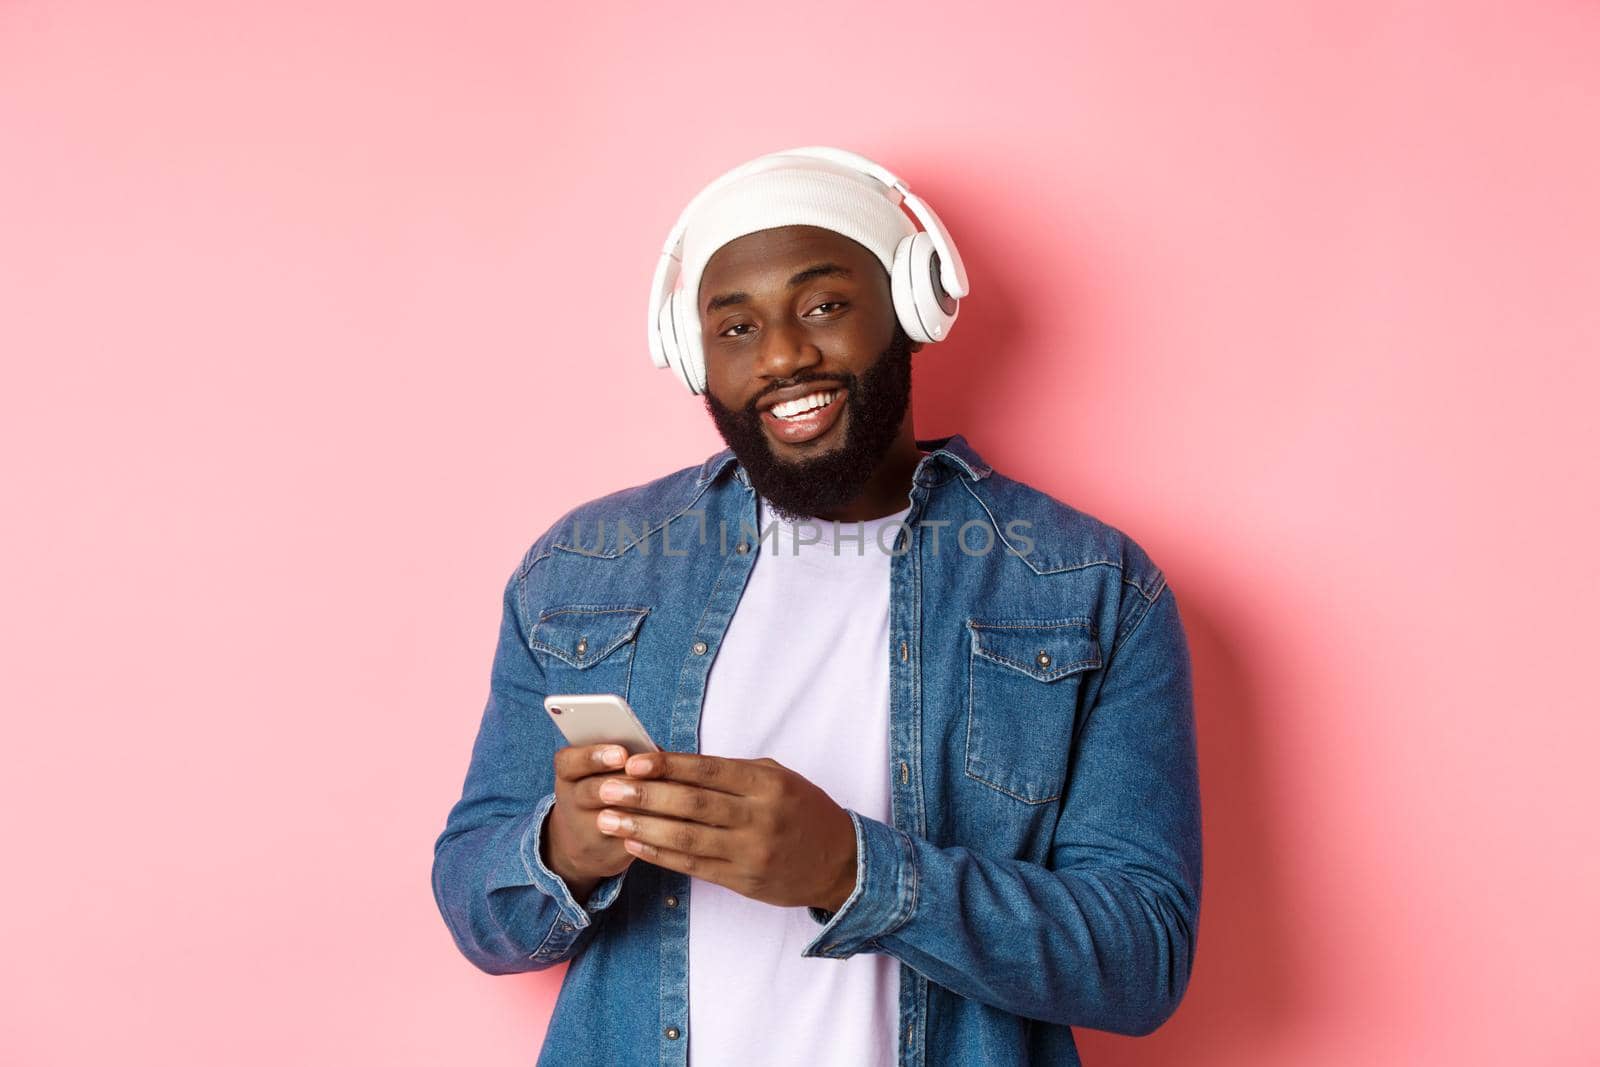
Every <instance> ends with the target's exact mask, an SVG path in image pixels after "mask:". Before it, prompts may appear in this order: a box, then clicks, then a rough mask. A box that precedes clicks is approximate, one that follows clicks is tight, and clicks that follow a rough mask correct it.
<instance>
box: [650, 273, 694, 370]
mask: <svg viewBox="0 0 1600 1067" xmlns="http://www.w3.org/2000/svg"><path fill="white" fill-rule="evenodd" d="M675 303H676V300H675V297H674V294H671V293H669V294H667V298H666V299H665V300H663V301H662V302H661V310H660V311H658V312H657V313H656V336H657V337H658V338H659V339H660V343H661V354H662V355H663V356H665V357H666V360H667V366H669V367H671V368H672V373H673V374H675V375H676V376H677V378H678V380H679V381H680V382H683V383H684V384H685V385H688V384H689V383H688V381H687V380H685V378H684V376H683V353H682V352H680V351H679V350H678V329H677V326H676V324H675V323H674V322H673V307H674V305H675Z"/></svg>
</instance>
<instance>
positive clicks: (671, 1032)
mask: <svg viewBox="0 0 1600 1067" xmlns="http://www.w3.org/2000/svg"><path fill="white" fill-rule="evenodd" d="M667 1037H668V1038H670V1039H671V1040H673V1041H676V1040H678V1028H677V1027H676V1026H669V1027H667Z"/></svg>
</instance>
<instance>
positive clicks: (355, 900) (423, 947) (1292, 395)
mask: <svg viewBox="0 0 1600 1067" xmlns="http://www.w3.org/2000/svg"><path fill="white" fill-rule="evenodd" d="M222 6H223V5H216V4H209V3H202V2H198V0H196V2H191V3H177V2H155V3H150V4H113V3H76V4H70V3H46V2H28V0H11V2H7V3H0V351H3V352H4V357H5V359H4V387H3V389H0V404H3V409H0V446H3V448H0V455H3V457H4V464H5V472H4V492H5V502H6V512H7V514H6V521H5V524H4V537H5V545H4V553H3V555H0V560H3V562H0V567H3V568H4V572H3V574H0V582H3V588H4V596H3V603H4V609H3V623H0V625H3V632H0V647H3V654H4V669H3V672H0V675H3V681H0V684H3V686H4V693H3V694H0V700H3V704H4V708H5V718H4V722H5V742H4V750H5V752H6V762H5V768H4V774H3V775H0V790H3V801H4V803H3V805H0V810H3V811H4V816H3V817H4V820H5V823H4V840H5V844H6V849H7V853H8V856H7V863H6V875H5V878H4V880H3V888H0V894H3V900H0V903H3V907H0V943H3V944H4V945H5V946H6V952H5V953H4V955H3V962H0V983H3V988H0V1002H3V1003H4V1005H5V1007H4V1009H3V1011H0V1027H3V1029H0V1060H3V1061H4V1062H6V1063H16V1064H90V1063H98V1062H115V1063H124V1064H135V1063H137V1064H145V1063H150V1064H156V1063H162V1064H167V1063H185V1064H202V1063H205V1064H210V1063H230V1064H245V1065H257V1064H260V1065H265V1064H281V1063H317V1064H340V1063H355V1062H370V1063H384V1064H390V1065H396V1064H438V1063H446V1062H458V1063H468V1062H470V1063H478V1064H519V1063H528V1062H531V1060H532V1058H533V1055H534V1052H535V1051H536V1049H537V1046H538V1043H539V1041H540V1039H541V1036H542V1034H543V1031H544V1028H545V1023H546V1020H547V1018H548V1016H549V1010H550V1007H551V1004H552V1002H553V998H554V997H555V994H556V991H557V988H558V986H559V983H560V981H561V977H562V973H563V969H557V970H553V971H548V972H545V973H542V974H528V975H519V976H515V977H502V978H490V977H488V976H486V975H484V974H482V973H480V972H478V971H477V970H475V969H473V968H472V966H471V965H470V964H469V963H468V962H467V961H466V960H465V959H464V958H463V957H461V956H460V955H459V954H458V953H457V951H456V949H455V947H454V945H453V944H452V943H451V941H450V938H449V935H448V933H447V932H446V929H445V927H444V925H443V922H442V920H441V919H440V918H439V916H438V914H437V912H436V910H435V907H434V902H433V899H432V896H431V893H430V890H429V878H428V875H429V866H430V863H431V859H432V853H431V846H432V842H433V839H434V837H435V836H436V835H437V833H438V832H439V830H440V829H441V827H442V825H443V820H444V816H445V814H446V811H447V810H448V807H449V805H450V804H451V803H452V802H453V801H454V800H455V798H456V796H457V795H458V792H459V789H460V785H461V779H462V776H463V774H464V773H465V770H466V760H467V757H468V753H469V748H470V745H471V741H472V736H473V732H474V731H475V729H476V726H477V722H478V717H479V714H480V713H481V710H482V706H483V701H484V698H485V696H486V692H487V681H488V671H489V662H490V656H491V652H492V647H493V640H494V634H495V629H496V625H497V623H498V609H499V594H500V590H501V585H502V583H503V582H504V580H505V578H506V576H507V575H508V574H509V573H510V571H511V569H512V568H513V567H514V566H515V565H516V563H517V561H518V560H519V559H520V557H521V554H522V552H523V550H524V549H525V548H526V547H527V545H528V543H529V542H530V541H531V539H532V538H533V537H534V536H535V535H536V534H537V533H538V532H539V531H540V530H541V529H543V528H544V526H545V525H547V524H548V523H549V522H551V521H552V520H553V519H554V518H555V517H556V516H558V515H559V514H560V513H561V512H562V511H564V510H565V509H566V508H568V507H569V506H571V505H573V504H575V503H577V502H579V501H581V500H585V499H588V498H590V497H594V496H598V495H600V494H601V493H604V492H608V491H610V490H613V489H616V488H620V487H622V486H626V485H631V484H636V483H638V482H641V481H644V480H646V479H649V478H652V477H654V476H656V475H658V474H662V473H665V472H667V471H669V470H673V469H676V468H678V467H681V466H685V465H687V464H690V463H695V462H698V461H699V460H700V459H702V458H703V457H704V456H705V455H707V454H708V453H710V452H711V451H714V450H715V449H716V448H718V447H720V440H719V439H718V438H717V437H716V435H715V432H714V430H713V428H712V426H711V424H710V421H709V419H708V418H707V417H706V415H705V413H704V411H703V409H702V408H701V407H700V406H699V402H698V401H697V400H692V399H690V398H689V397H688V396H687V394H685V393H683V392H682V391H681V387H680V386H679V385H678V384H677V383H676V381H675V380H673V378H672V377H671V376H670V375H669V374H667V373H665V372H656V371H653V370H652V369H651V367H650V364H649V358H648V354H647V351H646V348H645V341H644V337H643V333H642V322H643V319H644V311H645V298H646V289H647V285H648V281H649V274H650V270H651V268H652V266H653V264H654V258H655V255H656V253H657V250H658V248H659V245H660V242H661V240H662V238H663V236H664V235H665V232H666V230H667V228H668V226H669V225H670V224H671V222H672V221H673V219H674V218H675V216H676V213H677V211H678V210H679V208H680V207H681V206H682V204H683V202H684V201H686V200H687V199H688V197H689V196H690V195H691V194H692V193H693V192H694V191H695V190H697V189H698V188H699V187H700V185H701V184H702V183H703V182H705V181H706V180H708V179H709V178H711V177H712V176H713V175H714V174H716V173H719V172H720V171H721V170H723V169H724V168H726V167H728V166H731V165H733V164H734V163H737V162H739V161H742V160H743V159H746V158H749V157H751V156H753V155H756V154H758V153H760V152H764V151H769V150H772V149H776V148H783V147H790V146H792V145H796V144H805V143H817V142H822V143H832V144H838V145H841V146H844V147H848V148H853V149H856V150H858V151H862V152H865V153H867V154H868V155H871V156H874V157H876V158H878V159H880V160H881V161H882V162H883V163H885V164H886V165H887V166H889V167H890V168H891V169H894V170H897V171H898V172H900V173H901V174H902V175H903V176H905V177H906V178H907V180H908V181H909V182H910V184H911V185H912V186H913V188H915V189H917V190H918V191H919V192H921V193H923V194H924V195H926V196H927V198H928V199H929V200H930V202H932V203H933V204H934V205H935V206H936V207H937V208H938V209H939V210H940V211H941V213H942V214H943V216H944V218H945V220H946V222H947V223H948V224H949V225H950V227H951V230H952V232H953V233H954V234H955V235H956V237H957V239H958V241H959V243H960V247H961V249H962V250H963V252H964V254H965V256H966V260H967V263H968V266H969V268H970V271H971V275H972V279H973V285H974V292H973V295H972V296H971V297H970V299H969V300H968V301H967V302H966V303H965V304H964V306H963V313H962V321H961V323H960V324H959V325H958V326H957V328H956V330H955V333H954V337H953V339H952V340H951V341H950V342H949V343H947V344H943V345H939V346H936V347H930V348H929V349H926V350H925V351H924V352H923V354H921V355H920V356H919V357H918V359H919V363H918V370H917V382H916V389H917V399H916V413H917V425H918V430H919V433H920V434H921V435H922V436H933V435H937V434H945V433H950V432H955V431H961V432H963V433H965V434H967V436H968V437H969V439H970V440H971V441H972V442H973V444H974V445H975V446H977V447H978V448H979V449H980V450H981V451H982V452H983V453H984V454H985V455H986V456H987V457H988V458H990V459H991V461H992V462H994V463H995V464H996V465H997V466H998V467H999V468H1000V469H1002V470H1004V471H1006V472H1008V473H1010V474H1012V475H1014V476H1017V477H1020V478H1022V479H1024V480H1026V481H1029V482H1032V483H1034V484H1036V485H1038V486H1039V487H1041V488H1043V489H1045V490H1047V491H1049V492H1052V493H1054V494H1056V495H1058V496H1060V497H1062V498H1063V499H1065V500H1067V501H1069V502H1071V503H1073V504H1075V505H1077V506H1078V507H1081V508H1084V509H1086V510H1088V511H1090V512H1091V513H1093V514H1096V515H1098V516H1099V517H1101V518H1103V519H1105V520H1106V521H1108V522H1111V523H1113V524H1115V525H1117V526H1120V527H1122V528H1123V529H1125V530H1127V531H1128V532H1129V533H1130V534H1132V535H1133V536H1134V537H1135V538H1136V539H1137V540H1139V541H1140V542H1141V543H1142V544H1143V545H1144V546H1145V547H1146V548H1147V549H1148V550H1149V551H1150V552H1151V554H1152V555H1153V556H1154V557H1155V559H1156V560H1157V561H1158V562H1160V563H1161V565H1162V566H1163V567H1164V568H1165V570H1166V572H1167V574H1168V576H1169V579H1170V580H1171V582H1172V584H1173V585H1174V587H1175V588H1176V590H1177V591H1178V593H1179V595H1180V597H1181V600H1182V604H1183V610H1184V615H1185V621H1186V622H1187V624H1188V626H1189V629H1190V635H1191V640H1192V642H1193V654H1194V660H1195V671H1196V684H1197V691H1198V698H1199V719H1200V730H1201V760H1202V774H1203V779H1204V799H1205V811H1204V817H1205V831H1206V850H1207V851H1206V881H1205V900H1204V908H1203V912H1202V924H1201V930H1200V942H1199V946H1200V947H1199V959H1198V967H1197V971H1196V973H1195V976H1194V980H1193V983H1192V985H1191V988H1190V992H1189V996H1188V999H1187V1000H1186V1001H1185V1002H1184V1004H1183V1006H1182V1008H1181V1009H1180V1010H1179V1012H1178V1014H1177V1015H1176V1016H1175V1017H1174V1018H1173V1019H1172V1021H1171V1022H1169V1023H1168V1024H1167V1025H1166V1026H1165V1027H1164V1028H1163V1029H1162V1030H1161V1031H1159V1032H1158V1033H1157V1034H1156V1035H1155V1036H1153V1037H1150V1038H1146V1039H1142V1040H1138V1039H1129V1038H1122V1037H1116V1036H1112V1035H1105V1034H1098V1033H1092V1032H1088V1031H1083V1032H1081V1043H1082V1047H1083V1050H1084V1054H1085V1059H1086V1060H1087V1062H1089V1063H1091V1064H1101V1065H1105V1064H1134V1063H1180V1062H1181V1063H1184V1064H1216V1065H1223V1064H1229V1065H1231V1064H1240V1063H1248V1064H1290V1063H1292V1064H1296V1065H1310V1067H1315V1065H1324V1064H1325V1065H1347V1064H1352V1063H1407V1064H1489V1063H1500V1062H1518V1063H1541V1064H1572V1063H1580V1062H1589V1063H1592V1062H1596V1060H1597V1059H1600V1036H1597V1035H1596V1031H1595V1024H1594V1023H1593V1022H1592V1016H1593V1014H1594V1007H1595V1003H1596V999H1597V996H1600V980H1597V978H1596V970H1595V966H1594V956H1595V952H1596V949H1597V948H1600V918H1597V915H1600V909H1597V908H1596V906H1595V902H1596V901H1597V900H1600V835H1597V832H1596V829H1595V822H1594V816H1595V812H1596V810H1597V809H1600V804H1597V803H1596V800H1597V798H1596V790H1595V781H1596V779H1597V777H1600V772H1597V771H1596V770H1595V762H1596V759H1597V757H1596V754H1595V749H1596V745H1597V742H1600V726H1597V725H1596V723H1597V715H1596V710H1597V705H1596V701H1595V700H1594V698H1593V696H1592V695H1591V691H1590V685H1591V679H1592V677H1593V674H1594V670H1595V664H1596V656H1595V644H1596V641H1595V639H1596V636H1597V635H1596V626H1595V624H1594V622H1593V617H1594V615H1593V613H1594V608H1595V602H1596V593H1597V592H1600V590H1597V585H1600V582H1597V566H1596V560H1595V554H1594V546H1595V545H1596V544H1597V543H1600V529H1597V526H1600V522H1597V515H1596V511H1597V507H1596V494H1595V481H1594V475H1595V471H1594V462H1593V461H1594V458H1595V455H1596V454H1597V449H1596V441H1595V433H1594V429H1593V426H1594V423H1595V416H1594V413H1593V408H1594V402H1595V398H1596V388H1597V386H1600V381H1597V372H1596V369H1595V367H1596V348H1597V341H1600V311H1597V309H1596V300H1595V296H1596V291H1597V287H1600V286H1597V281H1600V197H1597V196H1596V190H1597V189H1600V142H1597V139H1596V136H1595V131H1596V129H1597V128H1600V61H1597V59H1596V56H1597V55H1600V6H1597V5H1595V4H1592V3H1576V2H1567V3H1546V4H1521V5H1511V4H1485V3H1457V4H1452V5H1422V4H1414V3H1410V4H1407V3H1376V2H1370V0H1369V2H1357V3H1351V2H1340V3H1333V2H1318V3H1298V4H1292V5H1285V4H1279V3H1269V2H1260V3H1231V4H1224V5H1213V4H1194V3H1127V2H1124V0H1118V2H1116V3H1105V4H1097V5H1093V6H1083V5H1072V6H1068V7H1065V8H1063V7H1060V6H1057V5H1045V4H1038V5H1033V6H1030V7H1025V6H1021V5H1014V4H1004V3H1002V4H980V5H976V6H974V5H954V4H951V5H940V6H938V7H935V8H930V7H929V6H928V5H926V4H907V3H896V4H877V5H862V4H859V3H848V4H846V3H813V4H809V5H805V6H804V7H801V8H790V9H788V10H785V11H779V10H778V9H776V8H773V9H770V10H769V9H766V8H757V7H754V6H751V5H744V4H728V5H713V4H701V5H698V6H695V7H692V8H690V9H688V10H683V9H677V8H673V7H671V6H661V5H651V6H650V7H649V8H648V9H645V7H644V5H639V8H640V10H639V11H638V12H637V13H625V11H626V10H627V9H625V8H624V7H623V5H604V6H600V7H597V6H593V5H591V6H589V7H587V8H585V7H584V6H583V5H567V6H566V8H565V10H563V9H561V8H558V7H555V6H546V5H539V6H538V7H537V8H535V6H534V5H520V4H509V3H503V4H477V5H466V6H461V5H447V4H444V3H438V2H436V3H409V4H399V5H396V4H378V3H333V4H327V3H319V4H281V5H280V4H261V5H231V6H232V7H234V8H236V10H232V11H228V12H224V11H222V10H221V8H222ZM635 428H636V429H635Z"/></svg>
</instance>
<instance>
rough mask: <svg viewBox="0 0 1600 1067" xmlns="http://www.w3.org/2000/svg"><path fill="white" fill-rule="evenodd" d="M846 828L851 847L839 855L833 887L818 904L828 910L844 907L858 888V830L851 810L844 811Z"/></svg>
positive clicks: (833, 910) (834, 910)
mask: <svg viewBox="0 0 1600 1067" xmlns="http://www.w3.org/2000/svg"><path fill="white" fill-rule="evenodd" d="M844 816H845V828H846V829H847V830H848V831H849V836H848V838H847V840H848V841H849V843H850V847H849V848H848V849H847V850H845V851H844V853H843V854H842V855H841V856H840V857H839V862H838V864H837V865H836V869H837V871H838V873H837V876H836V877H835V878H834V880H833V888H832V890H831V891H830V892H829V893H828V895H827V896H826V897H824V898H823V900H822V902H821V903H819V904H817V905H816V906H817V907H819V908H821V909H822V910H823V911H826V912H830V913H831V912H836V911H838V910H839V909H840V908H842V907H844V902H845V901H847V900H849V899H850V894H851V893H854V892H855V890H856V866H857V863H858V859H857V856H856V852H857V844H856V830H855V820H854V819H851V818H850V813H849V812H844Z"/></svg>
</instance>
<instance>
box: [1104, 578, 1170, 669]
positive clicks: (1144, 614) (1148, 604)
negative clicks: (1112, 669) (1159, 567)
mask: <svg viewBox="0 0 1600 1067" xmlns="http://www.w3.org/2000/svg"><path fill="white" fill-rule="evenodd" d="M1166 590H1167V584H1166V582H1162V583H1161V591H1162V592H1166ZM1156 595H1157V596H1160V593H1158V594H1156ZM1154 606H1155V599H1154V598H1152V599H1150V600H1147V601H1145V602H1144V606H1143V607H1142V608H1140V609H1139V617H1138V618H1137V619H1135V620H1133V624H1132V625H1131V626H1129V627H1128V630H1127V632H1126V633H1124V634H1123V635H1122V636H1121V637H1119V638H1117V642H1116V644H1114V645H1112V646H1111V655H1110V656H1107V657H1106V661H1107V662H1108V663H1109V662H1110V661H1111V660H1112V659H1114V658H1116V655H1117V649H1119V648H1121V647H1122V646H1123V645H1125V644H1127V643H1128V639H1129V638H1131V637H1132V636H1133V635H1134V634H1136V633H1138V632H1139V627H1141V626H1143V625H1144V620H1146V619H1148V618H1149V617H1150V609H1151V608H1152V607H1154Z"/></svg>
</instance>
